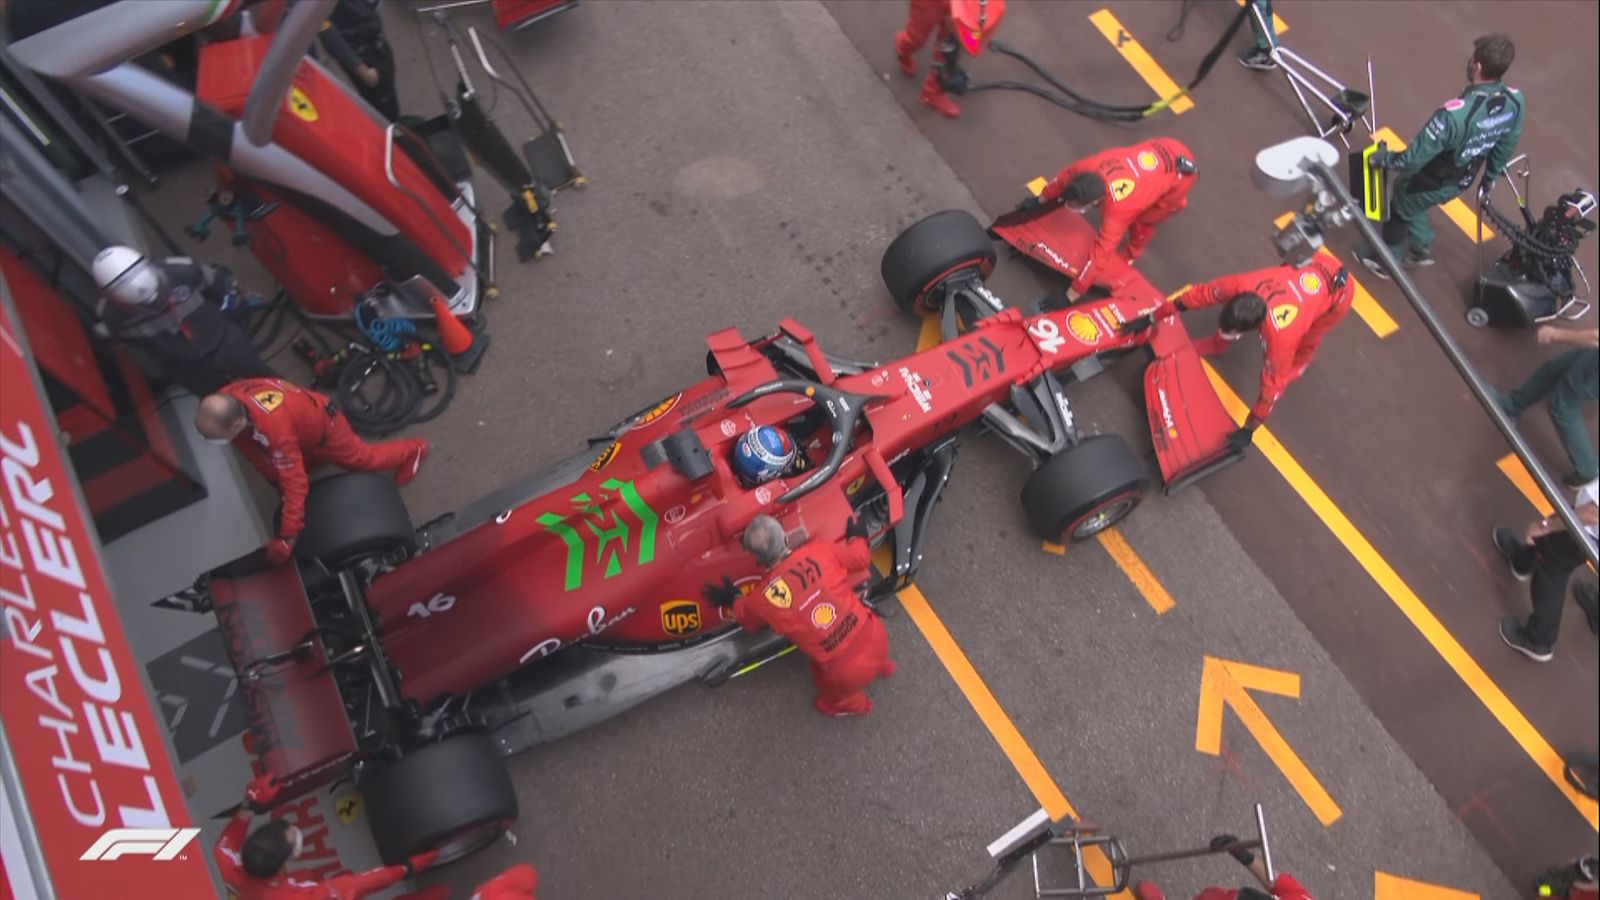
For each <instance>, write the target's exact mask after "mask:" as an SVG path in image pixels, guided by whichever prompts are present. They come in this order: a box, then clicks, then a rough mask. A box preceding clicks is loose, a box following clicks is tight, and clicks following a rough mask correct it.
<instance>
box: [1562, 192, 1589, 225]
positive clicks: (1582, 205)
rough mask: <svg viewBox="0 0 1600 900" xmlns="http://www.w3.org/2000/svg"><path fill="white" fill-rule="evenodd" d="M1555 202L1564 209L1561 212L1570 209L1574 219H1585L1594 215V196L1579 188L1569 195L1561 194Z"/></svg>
mask: <svg viewBox="0 0 1600 900" xmlns="http://www.w3.org/2000/svg"><path fill="white" fill-rule="evenodd" d="M1557 202H1559V203H1560V204H1561V205H1562V206H1563V207H1566V209H1564V210H1562V211H1563V212H1566V210H1567V209H1570V210H1571V211H1572V213H1571V214H1572V215H1573V216H1574V217H1576V218H1580V219H1587V218H1588V217H1589V216H1591V215H1593V214H1594V206H1595V203H1594V194H1592V193H1590V192H1589V191H1586V190H1583V189H1581V188H1580V189H1578V190H1576V191H1573V192H1572V193H1570V194H1562V195H1561V199H1560V200H1559V201H1557Z"/></svg>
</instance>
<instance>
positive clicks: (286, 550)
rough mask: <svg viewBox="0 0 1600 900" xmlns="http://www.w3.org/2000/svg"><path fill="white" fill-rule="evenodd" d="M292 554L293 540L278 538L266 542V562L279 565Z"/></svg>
mask: <svg viewBox="0 0 1600 900" xmlns="http://www.w3.org/2000/svg"><path fill="white" fill-rule="evenodd" d="M293 555H294V542H293V541H291V540H289V539H288V538H278V539H277V540H275V541H270V542H268V544H267V562H269V563H272V564H273V565H275V566H281V565H283V564H284V563H286V562H288V561H289V557H290V556H293Z"/></svg>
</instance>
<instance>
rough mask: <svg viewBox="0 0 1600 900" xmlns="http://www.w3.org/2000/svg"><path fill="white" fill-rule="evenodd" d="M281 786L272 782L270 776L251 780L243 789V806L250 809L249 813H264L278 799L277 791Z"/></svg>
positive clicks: (261, 776)
mask: <svg viewBox="0 0 1600 900" xmlns="http://www.w3.org/2000/svg"><path fill="white" fill-rule="evenodd" d="M280 790H282V785H279V784H277V783H276V782H274V781H273V780H272V776H271V775H260V776H257V777H256V778H255V779H253V780H252V781H251V782H250V783H249V784H247V785H245V788H244V805H245V806H248V807H250V811H251V812H258V813H260V812H266V811H267V810H269V809H271V808H272V805H273V802H274V801H276V800H277V799H278V791H280Z"/></svg>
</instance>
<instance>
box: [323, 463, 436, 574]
mask: <svg viewBox="0 0 1600 900" xmlns="http://www.w3.org/2000/svg"><path fill="white" fill-rule="evenodd" d="M416 547H417V533H416V529H414V528H412V527H411V515H410V513H408V512H406V504H405V501H403V500H401V499H400V489H399V488H398V487H396V486H395V483H394V479H393V478H392V477H390V475H389V473H387V472H341V473H339V474H338V475H333V476H330V477H328V478H322V479H318V480H317V481H313V482H312V483H311V489H310V490H309V491H307V492H306V526H305V528H304V529H302V530H301V532H300V536H299V538H298V539H297V540H296V541H295V553H296V554H297V555H299V556H303V557H315V558H317V559H320V560H322V564H323V565H325V566H327V567H328V568H329V569H331V570H335V571H337V570H338V569H341V568H343V567H344V566H347V565H349V564H350V563H352V562H354V561H355V560H357V559H359V558H361V557H363V556H370V555H376V554H388V553H393V552H394V551H396V550H405V551H406V552H407V553H410V552H413V551H415V550H416Z"/></svg>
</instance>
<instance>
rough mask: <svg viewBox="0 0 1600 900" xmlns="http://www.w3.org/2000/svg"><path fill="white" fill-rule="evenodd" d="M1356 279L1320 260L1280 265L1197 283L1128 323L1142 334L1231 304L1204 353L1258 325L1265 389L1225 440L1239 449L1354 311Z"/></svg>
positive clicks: (1219, 349) (1202, 347) (1198, 345)
mask: <svg viewBox="0 0 1600 900" xmlns="http://www.w3.org/2000/svg"><path fill="white" fill-rule="evenodd" d="M1354 296H1355V285H1354V284H1352V283H1351V281H1350V277H1349V274H1348V273H1347V272H1345V270H1344V267H1343V266H1330V265H1329V264H1328V263H1327V262H1325V261H1324V258H1320V257H1319V258H1315V259H1313V260H1312V261H1311V262H1309V263H1307V264H1306V265H1304V266H1301V267H1299V268H1296V267H1295V266H1290V265H1282V266H1274V267H1273V268H1270V269H1258V270H1256V271H1254V272H1241V273H1239V274H1237V275H1224V276H1223V277H1221V278H1217V279H1214V280H1212V281H1207V282H1205V283H1204V284H1197V285H1195V286H1193V287H1191V288H1188V289H1187V290H1185V291H1184V292H1183V293H1181V294H1179V295H1178V296H1177V297H1175V298H1173V299H1172V300H1169V301H1167V302H1166V303H1163V304H1162V305H1160V306H1158V307H1156V309H1155V310H1154V311H1152V312H1151V313H1150V314H1149V315H1145V316H1140V317H1139V318H1137V319H1133V320H1131V321H1129V322H1127V323H1126V324H1125V325H1123V330H1124V331H1132V332H1138V331H1143V330H1144V329H1146V328H1148V327H1150V325H1151V324H1152V323H1153V322H1154V320H1157V319H1164V318H1166V317H1167V316H1170V315H1172V314H1173V313H1174V312H1187V311H1188V310H1191V309H1201V308H1203V307H1207V306H1216V305H1217V304H1219V303H1221V304H1226V305H1225V306H1224V307H1223V310H1222V318H1221V319H1220V320H1219V322H1218V329H1217V333H1216V334H1214V335H1212V336H1211V337H1209V338H1207V339H1205V340H1203V341H1199V342H1197V343H1196V344H1195V349H1196V350H1198V351H1200V355H1201V356H1216V355H1217V354H1218V353H1221V352H1222V351H1223V350H1225V349H1227V347H1228V345H1229V344H1230V343H1232V342H1233V341H1236V340H1238V339H1239V338H1240V337H1241V336H1242V335H1243V334H1244V332H1246V331H1248V330H1250V329H1251V328H1258V329H1259V330H1260V333H1261V343H1262V344H1263V345H1264V347H1265V349H1266V359H1265V360H1264V361H1263V362H1262V364H1261V392H1260V394H1259V395H1258V396H1257V398H1256V403H1255V406H1252V407H1251V408H1250V415H1249V417H1247V418H1246V419H1245V422H1244V427H1243V428H1240V429H1239V430H1238V431H1235V432H1234V433H1233V434H1231V435H1229V436H1228V444H1229V445H1230V446H1231V447H1233V448H1234V449H1235V450H1242V449H1243V448H1244V447H1245V446H1246V445H1248V444H1249V443H1250V439H1251V434H1252V432H1254V431H1255V429H1256V428H1257V427H1259V426H1260V425H1261V423H1263V422H1265V421H1266V420H1267V416H1268V415H1269V414H1271V412H1272V407H1273V404H1275V403H1277V402H1278V398H1279V397H1281V396H1283V392H1284V390H1285V389H1286V388H1288V386H1289V384H1290V382H1292V381H1294V380H1295V379H1296V378H1299V377H1300V376H1301V375H1302V374H1304V373H1305V370H1306V367H1307V366H1309V365H1310V364H1311V358H1312V357H1313V356H1315V355H1316V353H1317V346H1318V345H1319V344H1321V343H1322V339H1323V337H1325V336H1326V335H1327V333H1328V331H1329V329H1331V328H1333V326H1335V325H1337V324H1339V320H1340V319H1343V318H1344V317H1345V314H1346V313H1348V312H1349V311H1350V302H1351V300H1352V299H1353V297H1354Z"/></svg>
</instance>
